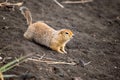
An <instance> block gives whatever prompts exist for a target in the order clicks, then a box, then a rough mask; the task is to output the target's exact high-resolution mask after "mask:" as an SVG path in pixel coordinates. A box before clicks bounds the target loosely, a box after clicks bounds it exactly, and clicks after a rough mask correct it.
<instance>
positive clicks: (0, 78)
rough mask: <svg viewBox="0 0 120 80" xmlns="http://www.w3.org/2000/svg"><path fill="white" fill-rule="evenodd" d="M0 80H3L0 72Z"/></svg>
mask: <svg viewBox="0 0 120 80" xmlns="http://www.w3.org/2000/svg"><path fill="white" fill-rule="evenodd" d="M0 80H4V78H3V74H2V73H1V72H0Z"/></svg>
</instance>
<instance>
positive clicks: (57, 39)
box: [20, 7, 73, 53]
mask: <svg viewBox="0 0 120 80" xmlns="http://www.w3.org/2000/svg"><path fill="white" fill-rule="evenodd" d="M20 10H21V12H22V14H23V15H24V17H25V18H26V20H27V23H28V24H29V27H28V29H27V31H26V32H25V33H24V37H25V38H26V39H28V40H34V41H36V42H37V43H40V44H42V45H45V46H47V47H50V48H51V49H52V50H55V51H57V52H59V53H67V52H66V51H65V45H66V43H67V42H68V41H70V39H71V38H72V36H73V32H72V31H71V30H69V29H61V30H55V29H53V28H51V27H50V26H48V25H47V24H45V23H43V22H40V21H38V22H35V23H32V18H31V13H30V11H29V9H28V8H26V7H21V8H20Z"/></svg>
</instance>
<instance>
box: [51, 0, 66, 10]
mask: <svg viewBox="0 0 120 80" xmlns="http://www.w3.org/2000/svg"><path fill="white" fill-rule="evenodd" d="M53 1H54V2H55V3H56V4H58V5H59V6H60V7H61V8H64V6H63V5H62V4H60V3H59V2H58V1H57V0H53Z"/></svg>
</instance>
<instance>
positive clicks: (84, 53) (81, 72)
mask: <svg viewBox="0 0 120 80" xmlns="http://www.w3.org/2000/svg"><path fill="white" fill-rule="evenodd" d="M12 1H13V0H11V2H12ZM19 1H20V0H19ZM58 1H59V2H62V1H64V0H58ZM1 2H2V1H1ZM15 2H18V0H17V1H16V0H15ZM62 4H63V6H64V7H65V8H61V7H60V6H58V5H57V4H56V3H55V2H54V1H53V0H47V1H46V0H28V1H24V6H26V7H28V8H29V9H30V10H31V13H32V17H33V22H35V21H38V20H40V21H45V23H47V24H48V25H50V26H51V27H53V28H54V29H56V30H59V29H62V28H67V29H71V30H73V32H74V34H75V37H74V38H73V39H72V40H71V41H70V42H69V43H68V44H67V46H66V50H67V52H68V54H67V55H63V54H59V53H57V52H55V51H52V50H51V49H48V48H46V47H44V46H41V45H39V44H36V43H34V42H31V41H28V40H26V39H25V38H24V37H23V34H24V32H25V31H26V29H27V24H26V20H25V18H24V17H23V15H22V14H21V13H20V11H19V8H15V11H13V10H8V9H5V8H0V51H1V52H0V53H1V56H2V57H3V58H5V61H4V62H3V63H2V64H1V63H0V65H3V64H5V63H7V62H9V61H11V60H12V59H15V57H20V56H21V55H26V54H30V53H35V54H36V55H35V56H37V57H39V56H42V55H43V54H45V57H47V58H52V59H55V60H57V61H66V62H71V61H75V62H79V61H80V60H82V61H84V62H89V61H90V62H91V63H90V64H88V65H86V66H84V67H83V66H82V64H79V65H75V66H72V65H59V64H57V65H48V64H46V63H40V62H35V61H28V62H25V63H22V64H20V65H19V66H17V67H15V68H14V69H12V70H10V71H9V72H7V73H10V74H11V73H12V74H17V75H21V74H23V73H26V72H29V73H31V74H34V75H35V76H36V78H38V80H74V78H75V77H77V78H79V80H80V78H81V79H83V80H120V74H119V73H120V49H119V48H120V27H119V26H120V7H119V5H120V0H94V1H93V2H90V3H85V4H64V3H62ZM33 57H34V56H33Z"/></svg>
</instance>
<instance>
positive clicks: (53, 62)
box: [28, 58, 76, 65]
mask: <svg viewBox="0 0 120 80" xmlns="http://www.w3.org/2000/svg"><path fill="white" fill-rule="evenodd" d="M28 60H32V61H37V62H45V63H47V64H68V65H76V63H75V62H71V63H68V62H61V61H58V62H57V61H49V60H40V59H39V60H38V59H32V58H28Z"/></svg>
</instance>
